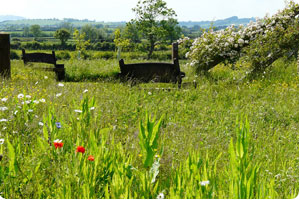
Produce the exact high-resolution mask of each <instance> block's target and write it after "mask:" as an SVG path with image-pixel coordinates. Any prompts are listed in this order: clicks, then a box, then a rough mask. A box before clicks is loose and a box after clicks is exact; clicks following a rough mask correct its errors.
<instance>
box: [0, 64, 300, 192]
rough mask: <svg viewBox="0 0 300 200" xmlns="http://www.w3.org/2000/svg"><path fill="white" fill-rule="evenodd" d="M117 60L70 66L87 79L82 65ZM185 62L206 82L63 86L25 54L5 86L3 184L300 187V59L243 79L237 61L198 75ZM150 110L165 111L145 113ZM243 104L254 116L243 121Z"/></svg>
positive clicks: (10, 187) (39, 188)
mask: <svg viewBox="0 0 300 200" xmlns="http://www.w3.org/2000/svg"><path fill="white" fill-rule="evenodd" d="M132 62H134V61H132ZM116 64H117V63H116V62H115V61H104V60H103V61H100V60H98V61H85V62H83V61H73V62H71V61H70V62H66V63H65V66H66V68H67V73H69V75H70V76H73V77H74V78H78V79H79V80H80V76H81V73H80V72H79V71H80V67H82V69H84V68H86V69H87V70H88V71H89V72H88V73H91V74H92V73H96V74H99V75H102V74H104V73H111V72H113V71H117V70H118V66H117V65H116ZM181 64H182V65H181V66H182V70H183V71H185V72H186V74H187V78H186V80H184V81H193V80H194V79H195V80H196V81H197V82H198V85H199V87H197V88H196V89H195V88H193V87H190V88H189V87H187V88H184V89H182V90H177V89H174V90H162V89H161V88H168V87H170V88H172V87H173V88H176V86H174V85H172V84H157V83H149V84H140V85H137V86H135V87H129V86H127V84H126V83H120V82H118V81H117V80H114V81H103V80H98V81H96V80H94V82H93V81H91V80H90V81H89V82H80V83H79V82H78V83H74V82H64V83H63V85H61V84H60V85H58V83H57V82H56V81H55V75H54V73H50V72H43V71H37V70H34V69H33V68H32V67H39V65H34V66H23V63H22V62H19V61H13V62H12V80H4V81H3V82H1V87H2V90H1V91H0V95H1V96H0V107H1V109H0V110H1V111H0V120H1V122H0V139H4V142H3V144H1V143H2V140H1V141H0V147H1V149H0V150H1V154H3V158H2V160H1V161H0V182H1V185H0V188H1V190H0V192H1V194H0V195H1V196H2V197H4V198H162V197H164V198H295V197H296V196H297V195H298V190H299V176H298V174H299V159H298V157H299V144H298V137H299V136H298V125H299V117H298V114H299V110H298V107H299V105H298V98H299V97H298V96H299V92H298V90H299V85H298V80H299V79H298V73H297V67H298V65H297V63H296V61H291V62H290V63H288V62H286V61H284V60H279V61H278V62H276V63H275V64H274V66H273V68H271V69H270V70H269V71H266V74H264V77H261V78H259V79H257V80H255V81H248V80H246V79H245V80H237V78H236V73H232V72H231V71H224V74H226V78H222V75H221V74H220V71H222V70H226V69H223V68H222V66H220V67H219V69H217V70H216V71H212V72H211V77H206V78H204V77H195V75H194V73H193V72H192V71H189V69H188V68H186V67H185V66H184V64H183V63H181ZM218 70H219V71H218ZM222 73H223V72H222ZM216 77H217V78H216ZM218 77H221V78H218ZM240 77H242V75H241V76H240ZM234 78H236V81H234ZM153 88H154V89H153ZM156 88H158V89H156ZM20 94H23V95H20ZM28 95H29V96H28ZM6 98H7V99H6ZM4 107H5V108H4ZM146 111H148V113H156V115H152V116H151V114H149V115H148V116H146V117H145V115H144V114H145V112H146ZM243 114H245V115H247V118H248V119H249V121H248V120H246V119H245V118H240V120H238V121H236V118H237V116H242V115H243ZM156 119H158V120H156ZM55 141H60V142H61V143H63V144H62V147H57V148H56V146H55V145H54V142H55ZM79 147H80V148H79ZM81 147H83V148H84V149H85V151H84V153H83V152H82V148H81ZM78 148H79V150H78ZM146 161H147V162H146Z"/></svg>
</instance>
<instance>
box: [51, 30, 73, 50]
mask: <svg viewBox="0 0 300 200" xmlns="http://www.w3.org/2000/svg"><path fill="white" fill-rule="evenodd" d="M54 37H55V38H56V39H59V40H60V42H61V45H62V46H64V45H65V44H66V42H67V41H68V39H69V38H70V37H71V33H70V32H69V31H68V30H67V29H65V28H62V29H58V30H56V31H55V33H54Z"/></svg>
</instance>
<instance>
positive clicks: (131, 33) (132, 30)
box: [123, 22, 141, 43]
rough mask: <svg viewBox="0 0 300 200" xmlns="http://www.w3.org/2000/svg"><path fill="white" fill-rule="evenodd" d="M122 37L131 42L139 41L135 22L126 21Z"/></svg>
mask: <svg viewBox="0 0 300 200" xmlns="http://www.w3.org/2000/svg"><path fill="white" fill-rule="evenodd" d="M123 35H124V38H127V39H130V40H131V41H132V42H133V43H139V42H141V39H140V33H139V30H138V29H137V27H136V24H134V23H131V22H128V23H127V24H126V26H125V28H124V33H123Z"/></svg>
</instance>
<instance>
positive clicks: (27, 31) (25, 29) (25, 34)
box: [23, 26, 30, 37]
mask: <svg viewBox="0 0 300 200" xmlns="http://www.w3.org/2000/svg"><path fill="white" fill-rule="evenodd" d="M29 33H30V30H29V27H28V26H25V27H24V30H23V36H24V37H28V36H29Z"/></svg>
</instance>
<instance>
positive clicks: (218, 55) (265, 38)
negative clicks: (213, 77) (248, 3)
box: [187, 1, 299, 72]
mask: <svg viewBox="0 0 300 200" xmlns="http://www.w3.org/2000/svg"><path fill="white" fill-rule="evenodd" d="M298 23H299V5H298V4H296V3H294V2H293V1H290V2H289V3H288V5H287V7H286V8H285V9H284V10H283V11H280V12H278V13H277V14H275V15H273V16H272V17H268V16H266V17H265V18H264V19H258V20H257V21H256V22H250V23H249V24H248V25H247V26H246V27H243V26H240V27H238V28H237V27H234V26H230V27H228V28H226V29H224V30H220V31H213V29H212V28H210V29H209V31H208V32H205V33H203V35H202V36H201V37H200V38H197V39H196V40H195V41H194V42H193V45H192V47H191V50H190V51H189V52H188V53H187V56H188V58H190V59H191V62H190V66H192V67H195V69H196V71H197V72H201V71H208V70H209V69H211V68H213V67H214V66H216V65H217V64H219V63H225V64H226V63H233V64H234V63H236V61H237V60H239V58H240V57H241V56H244V55H247V53H249V51H244V49H246V48H247V47H249V45H251V44H252V43H254V44H256V45H255V47H254V48H251V49H252V50H253V51H252V53H250V54H251V56H250V57H251V58H250V60H251V59H253V58H255V57H259V60H257V61H255V63H253V68H254V69H256V67H259V68H265V67H266V66H268V65H270V64H271V63H272V62H274V61H275V60H276V59H275V60H274V59H271V60H270V61H265V60H266V56H271V57H274V58H275V57H277V58H279V57H280V56H281V55H282V54H284V52H285V51H286V50H287V49H290V50H292V49H294V47H293V45H292V46H291V44H292V43H293V42H294V44H296V45H298V42H297V39H296V41H294V38H297V37H299V30H298V28H297V24H298ZM293 27H295V28H293ZM292 30H295V31H293V33H292V34H290V33H289V32H290V31H292ZM275 38H276V39H275ZM278 41H281V42H282V44H278V45H277V44H276V43H278ZM281 42H280V43H281ZM262 49H264V50H262ZM260 51H261V52H260ZM292 51H293V50H292ZM274 54H276V56H273V55H274ZM255 59H256V58H255ZM268 60H269V59H268ZM260 65H263V67H260Z"/></svg>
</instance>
